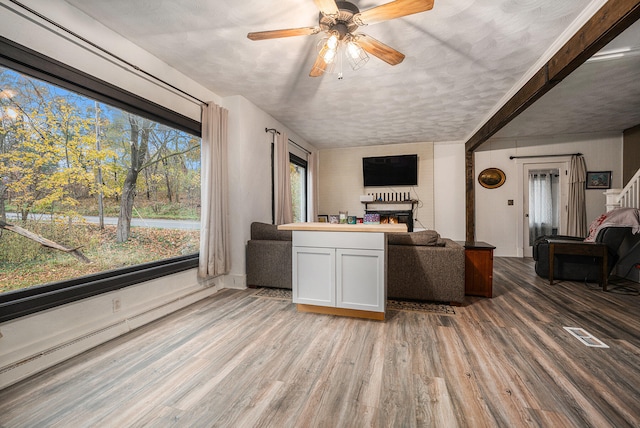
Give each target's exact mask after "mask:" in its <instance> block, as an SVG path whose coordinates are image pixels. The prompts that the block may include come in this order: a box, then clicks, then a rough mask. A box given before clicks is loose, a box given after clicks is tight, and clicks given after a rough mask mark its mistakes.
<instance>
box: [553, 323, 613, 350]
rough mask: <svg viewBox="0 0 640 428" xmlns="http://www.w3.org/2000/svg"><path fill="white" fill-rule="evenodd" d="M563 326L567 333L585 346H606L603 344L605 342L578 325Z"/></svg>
mask: <svg viewBox="0 0 640 428" xmlns="http://www.w3.org/2000/svg"><path fill="white" fill-rule="evenodd" d="M563 328H564V329H565V330H567V331H568V332H569V333H571V335H572V336H573V337H575V338H576V339H578V340H579V341H580V342H582V343H584V344H585V345H587V346H590V347H592V348H608V346H607V345H605V343H604V342H603V341H602V340H600V339H598V338H597V337H595V336H593V335H592V334H591V333H589V332H588V331H586V330H585V329H583V328H579V327H563Z"/></svg>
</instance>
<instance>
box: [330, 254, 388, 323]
mask: <svg viewBox="0 0 640 428" xmlns="http://www.w3.org/2000/svg"><path fill="white" fill-rule="evenodd" d="M384 272H385V252H384V251H383V250H351V249H338V250H336V274H337V278H336V306H337V307H338V308H346V309H359V310H364V311H373V312H384V310H385V303H386V277H385V274H384Z"/></svg>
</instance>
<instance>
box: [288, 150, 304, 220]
mask: <svg viewBox="0 0 640 428" xmlns="http://www.w3.org/2000/svg"><path fill="white" fill-rule="evenodd" d="M289 163H292V164H294V165H298V166H300V167H302V168H304V171H305V177H304V195H305V197H304V209H303V212H304V221H307V218H308V215H309V210H308V208H309V162H308V161H306V160H304V159H302V158H301V157H300V156H297V155H294V154H293V153H291V152H289Z"/></svg>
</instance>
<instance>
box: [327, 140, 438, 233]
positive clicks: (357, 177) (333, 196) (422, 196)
mask: <svg viewBox="0 0 640 428" xmlns="http://www.w3.org/2000/svg"><path fill="white" fill-rule="evenodd" d="M406 154H417V155H418V185H417V186H396V187H393V188H392V187H364V184H363V179H362V158H363V157H368V156H390V155H406ZM318 176H319V189H318V194H319V195H318V214H327V215H329V214H338V212H340V211H345V210H346V211H348V212H349V214H350V215H356V216H358V217H362V216H363V215H364V204H362V203H361V202H360V195H366V194H368V193H386V192H391V193H394V192H399V193H401V192H411V197H412V198H413V199H419V200H420V202H421V204H420V205H419V208H418V209H417V211H415V212H414V222H416V221H417V222H418V223H417V224H416V223H414V227H424V228H426V229H433V228H434V196H433V143H412V144H388V145H383V146H369V147H350V148H343V149H327V150H321V151H320V165H319V174H318Z"/></svg>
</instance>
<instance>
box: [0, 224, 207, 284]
mask: <svg viewBox="0 0 640 428" xmlns="http://www.w3.org/2000/svg"><path fill="white" fill-rule="evenodd" d="M20 226H21V227H24V228H26V229H28V230H30V231H32V232H35V233H38V234H40V235H41V236H44V237H46V238H48V239H51V240H53V241H55V242H58V243H59V244H62V245H65V246H67V247H69V248H76V247H80V251H82V253H83V254H84V255H85V256H87V257H88V258H89V259H90V260H91V263H89V264H86V263H83V262H80V261H79V260H77V259H76V258H75V257H73V256H71V255H69V254H66V253H63V252H60V251H57V250H52V249H49V248H45V247H42V246H41V245H40V244H38V243H36V242H34V241H31V240H29V239H27V238H24V237H22V236H20V235H17V234H15V233H13V232H10V231H7V230H3V231H1V232H2V234H1V235H0V293H3V292H7V291H11V290H18V289H21V288H26V287H30V286H34V285H41V284H45V283H49V282H56V281H62V280H65V279H71V278H77V277H80V276H84V275H89V274H92V273H97V272H103V271H106V270H112V269H117V268H122V267H125V266H132V265H136V264H140V263H146V262H151V261H156V260H161V259H165V258H169V257H176V256H181V255H187V254H194V253H196V252H198V248H199V241H200V236H199V235H200V232H199V231H197V230H174V229H154V228H144V227H134V228H131V237H130V239H129V240H128V241H127V242H125V243H117V242H116V228H115V226H105V228H104V230H100V229H99V227H98V226H97V225H91V224H85V225H77V224H76V225H73V226H72V228H69V227H68V226H67V225H66V224H64V223H63V222H55V223H52V222H47V223H42V222H40V223H38V222H27V223H26V224H22V223H21V224H20Z"/></svg>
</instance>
